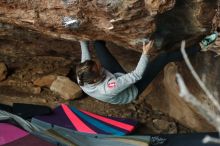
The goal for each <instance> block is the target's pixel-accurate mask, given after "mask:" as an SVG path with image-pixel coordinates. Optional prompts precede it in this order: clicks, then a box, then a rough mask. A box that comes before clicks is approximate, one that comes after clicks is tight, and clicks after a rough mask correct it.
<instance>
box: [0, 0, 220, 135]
mask: <svg viewBox="0 0 220 146" xmlns="http://www.w3.org/2000/svg"><path fill="white" fill-rule="evenodd" d="M216 3H217V0H203V1H202V0H201V1H199V0H176V1H175V0H117V1H116V0H63V1H62V0H50V1H45V0H1V1H0V41H1V42H2V43H1V44H0V47H3V48H5V47H7V45H8V44H10V45H14V49H12V50H10V49H8V51H9V52H10V51H12V52H14V56H13V55H12V56H9V57H15V56H16V50H17V49H19V46H22V47H24V48H25V49H26V51H24V52H23V54H22V55H23V56H29V55H30V56H34V55H36V56H37V55H41V54H45V52H46V54H50V55H51V54H53V55H54V54H55V55H58V56H62V55H63V56H65V55H66V57H67V58H71V56H72V54H71V53H69V52H71V51H70V50H71V46H70V44H72V49H75V50H76V49H78V50H79V48H78V47H76V45H77V44H76V43H74V41H77V40H81V39H87V40H97V39H100V40H106V41H109V42H113V43H115V44H117V45H119V46H122V47H123V48H128V49H132V50H134V51H136V52H141V49H142V48H141V46H142V42H143V40H144V39H146V38H152V39H154V40H155V47H157V48H161V49H162V50H164V49H166V50H167V49H177V48H179V44H180V41H181V40H182V39H186V40H187V44H188V45H191V44H195V43H197V42H198V40H199V39H201V37H202V36H204V35H206V34H208V33H210V32H211V29H212V20H213V17H214V15H215V13H216V11H215V9H216V7H217V5H216ZM67 19H69V20H71V21H74V23H71V24H67V23H66V22H68V21H67ZM43 40H44V41H47V42H48V43H44V42H43ZM50 42H51V43H50ZM61 42H62V43H63V44H64V43H66V44H67V45H65V46H63V45H60V46H62V47H60V46H59V44H61ZM68 43H69V45H68ZM22 44H23V45H22ZM33 46H35V47H36V46H38V49H37V51H36V50H35V51H34V48H35V47H33ZM122 47H116V48H117V49H120V51H121V52H120V51H119V52H120V53H123V51H125V52H126V51H127V52H129V51H128V50H123V48H122ZM48 48H49V49H48ZM110 48H112V47H111V45H110ZM117 49H116V50H115V49H113V53H114V52H116V51H117ZM6 50H7V49H6ZM122 50H123V51H122ZM42 52H44V53H42ZM1 53H2V54H1V55H5V54H4V53H6V54H7V51H6V52H1ZM12 54H13V53H12ZM115 54H116V53H115ZM123 54H124V53H123ZM128 54H129V53H128ZM22 55H21V56H22ZM79 56H80V52H79V51H78V53H75V54H74V57H76V58H77V57H78V58H79ZM118 56H120V55H118ZM128 56H129V55H128ZM129 58H131V59H133V60H137V59H138V58H137V57H136V56H135V55H133V56H132V55H130V56H129ZM118 59H119V60H120V62H121V63H122V64H124V65H126V64H128V63H130V64H131V67H134V66H135V65H136V62H135V61H131V62H129V59H126V60H125V58H120V57H118ZM0 61H4V62H6V64H7V65H8V66H9V67H10V66H13V65H14V64H15V63H14V62H8V63H7V59H5V58H3V57H2V58H1V60H0ZM71 61H72V60H71ZM192 61H193V64H194V65H195V66H196V69H197V71H198V73H199V74H200V76H201V77H202V78H203V81H204V82H205V83H206V85H207V86H208V87H209V89H210V90H211V91H212V92H213V93H214V94H215V95H216V96H218V95H219V91H220V86H219V84H220V78H219V76H218V73H219V68H220V65H219V63H218V62H219V58H213V54H212V53H199V54H198V55H197V56H195V57H194V58H192ZM67 62H68V61H67ZM65 65H67V66H68V65H69V63H66V64H65ZM128 68H129V69H131V68H130V67H128ZM129 69H128V70H129ZM177 71H178V72H180V73H182V74H183V75H184V78H185V79H186V82H187V84H188V86H189V87H190V90H192V92H193V93H194V94H195V95H197V96H198V98H199V99H201V100H203V101H205V102H206V103H209V101H207V100H206V97H205V96H204V94H203V93H202V91H201V90H200V88H199V87H198V85H197V84H196V83H195V81H194V80H193V79H192V77H191V75H190V73H189V71H188V69H187V68H186V67H185V65H184V64H183V63H176V64H169V65H168V66H167V67H166V68H165V69H164V71H163V72H162V73H161V74H160V75H159V76H158V77H157V78H156V79H155V81H154V82H153V83H152V84H151V86H150V87H149V88H147V89H146V91H145V93H144V94H143V95H142V97H144V98H145V99H144V100H146V103H147V104H150V105H152V107H153V108H154V109H155V110H160V111H162V112H164V113H167V114H169V115H170V116H171V117H174V118H175V119H176V120H177V121H179V122H180V123H182V124H183V125H185V126H187V127H190V128H192V129H194V130H197V131H213V127H212V126H210V125H209V124H208V123H207V122H206V121H205V120H204V119H203V118H202V117H201V116H199V115H198V114H197V113H196V111H195V110H194V109H193V107H191V106H190V105H188V104H186V103H185V102H184V101H182V100H181V99H179V97H178V88H177V85H176V82H175V73H176V72H177ZM51 72H52V71H51ZM61 72H62V71H61ZM64 72H65V73H62V75H67V74H68V73H67V72H68V71H66V70H65V71H64ZM47 74H48V73H47ZM29 80H31V79H29ZM139 101H141V99H139ZM209 105H210V107H212V105H211V104H210V103H209Z"/></svg>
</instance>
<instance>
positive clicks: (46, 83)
mask: <svg viewBox="0 0 220 146" xmlns="http://www.w3.org/2000/svg"><path fill="white" fill-rule="evenodd" d="M56 78H57V76H56V75H47V76H43V77H41V78H38V79H36V80H35V81H34V82H33V84H34V85H35V86H39V87H48V88H49V87H50V86H51V84H52V83H53V81H54V80H56Z"/></svg>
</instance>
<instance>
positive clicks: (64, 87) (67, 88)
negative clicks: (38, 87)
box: [50, 76, 82, 100]
mask: <svg viewBox="0 0 220 146" xmlns="http://www.w3.org/2000/svg"><path fill="white" fill-rule="evenodd" d="M50 90H51V91H54V92H56V93H58V94H60V96H61V97H62V98H64V99H65V100H69V99H76V98H78V97H80V96H82V89H81V88H80V87H79V86H78V85H77V84H76V83H74V82H72V81H71V80H70V79H69V78H67V77H63V76H57V78H56V80H54V81H53V83H52V84H51V86H50Z"/></svg>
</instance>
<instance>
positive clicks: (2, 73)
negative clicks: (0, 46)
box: [0, 62, 7, 81]
mask: <svg viewBox="0 0 220 146" xmlns="http://www.w3.org/2000/svg"><path fill="white" fill-rule="evenodd" d="M6 76H7V67H6V65H5V64H4V63H2V62H0V81H2V80H4V79H6Z"/></svg>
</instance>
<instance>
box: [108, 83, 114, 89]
mask: <svg viewBox="0 0 220 146" xmlns="http://www.w3.org/2000/svg"><path fill="white" fill-rule="evenodd" d="M115 86H116V83H115V82H111V83H108V87H109V88H115Z"/></svg>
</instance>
